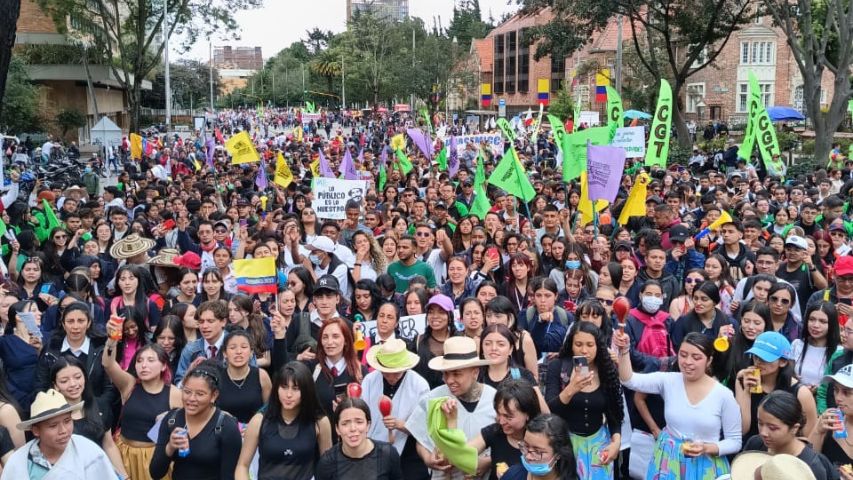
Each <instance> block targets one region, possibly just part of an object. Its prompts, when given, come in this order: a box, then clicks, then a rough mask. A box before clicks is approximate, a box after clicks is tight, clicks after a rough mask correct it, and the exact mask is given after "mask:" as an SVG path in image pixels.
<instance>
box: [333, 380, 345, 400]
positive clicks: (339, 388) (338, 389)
mask: <svg viewBox="0 0 853 480" xmlns="http://www.w3.org/2000/svg"><path fill="white" fill-rule="evenodd" d="M346 395H347V384H346V383H340V384H338V385H335V399H336V400H337V401H338V402H340V401H341V400H343V399H344V397H346Z"/></svg>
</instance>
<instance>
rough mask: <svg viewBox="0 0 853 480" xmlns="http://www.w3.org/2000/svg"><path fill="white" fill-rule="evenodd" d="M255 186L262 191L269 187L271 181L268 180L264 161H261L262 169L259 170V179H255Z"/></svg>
mask: <svg viewBox="0 0 853 480" xmlns="http://www.w3.org/2000/svg"><path fill="white" fill-rule="evenodd" d="M255 185H257V186H258V188H259V189H261V190H266V189H267V187H268V186H269V181H268V180H267V165H266V163H265V162H264V161H263V160H261V163H260V167H259V168H258V178H256V179H255Z"/></svg>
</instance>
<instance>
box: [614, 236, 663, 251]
mask: <svg viewBox="0 0 853 480" xmlns="http://www.w3.org/2000/svg"><path fill="white" fill-rule="evenodd" d="M670 238H671V237H670ZM632 248H633V247H632V245H631V242H629V241H627V240H620V241H618V242H616V246H615V247H614V248H613V250H614V251H619V250H628V251H629V252H630V251H631V249H632Z"/></svg>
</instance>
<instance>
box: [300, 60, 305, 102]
mask: <svg viewBox="0 0 853 480" xmlns="http://www.w3.org/2000/svg"><path fill="white" fill-rule="evenodd" d="M300 66H301V67H302V103H303V104H304V103H305V64H304V63H301V64H300Z"/></svg>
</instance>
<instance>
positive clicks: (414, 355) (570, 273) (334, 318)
mask: <svg viewBox="0 0 853 480" xmlns="http://www.w3.org/2000/svg"><path fill="white" fill-rule="evenodd" d="M208 120H209V121H208V125H207V127H206V128H205V130H204V131H199V132H196V133H195V135H193V136H190V137H186V138H183V137H179V136H169V135H158V134H150V135H148V136H147V137H146V138H145V142H146V147H145V148H144V149H143V151H142V153H141V155H140V154H138V153H136V152H133V151H132V150H134V148H133V146H132V145H131V142H130V141H126V142H125V144H124V145H123V147H122V149H121V150H122V151H121V152H118V156H119V158H126V161H125V162H124V165H123V170H122V172H121V173H120V174H119V175H118V179H117V184H116V185H109V186H106V187H103V188H101V187H98V188H97V189H96V190H97V191H96V192H91V191H89V190H87V189H86V188H84V187H83V186H81V185H73V184H72V185H59V184H50V185H41V184H40V182H39V183H37V184H36V187H35V189H34V190H33V192H32V193H31V195H30V197H29V198H24V197H23V196H22V198H17V197H18V192H19V190H18V188H19V187H18V182H19V179H20V174H21V172H18V171H17V170H15V169H14V168H11V169H9V170H8V171H7V172H6V175H5V178H6V179H7V185H6V186H5V189H6V194H5V195H4V196H3V202H2V210H3V211H2V219H3V221H4V223H5V226H6V228H5V230H6V232H5V233H4V234H3V237H2V247H3V251H2V254H3V265H2V269H3V274H4V278H5V281H4V282H3V283H2V284H0V324H2V331H3V335H2V336H0V361H2V365H3V368H0V464H2V468H3V473H2V477H0V478H2V479H3V480H5V479H22V478H30V479H37V480H40V479H42V478H64V479H77V478H80V479H84V478H86V479H94V478H98V479H101V478H111V476H116V477H118V478H120V479H128V478H129V479H133V480H142V479H151V478H153V479H161V478H174V479H181V480H183V479H193V480H196V479H197V480H208V479H209V480H214V479H238V480H248V479H250V478H252V479H259V480H267V479H281V478H286V479H292V480H308V479H311V478H316V479H318V480H325V479H340V478H359V476H360V478H377V479H388V480H393V479H402V478H406V479H407V480H418V479H426V478H434V479H462V478H465V479H473V478H488V479H493V480H494V479H503V480H516V479H532V480H533V479H535V480H554V479H561V480H568V479H581V480H599V479H629V478H646V479H667V480H687V479H691V480H692V479H702V480H712V479H716V478H720V477H723V476H725V475H730V476H731V478H733V479H734V480H741V479H752V478H765V479H768V480H769V479H788V478H790V479H793V478H797V479H800V478H814V479H817V480H829V479H838V478H843V479H845V480H853V472H851V471H850V470H849V468H848V467H849V464H851V463H853V443H851V441H849V439H848V435H847V432H848V431H849V429H850V428H853V323H850V324H848V319H849V318H850V316H851V315H853V256H851V246H853V242H851V235H853V222H851V221H850V220H849V218H850V217H849V215H850V213H849V212H848V207H849V199H850V198H851V194H852V193H851V192H853V161H851V160H847V159H845V158H844V157H843V155H842V154H840V153H838V155H840V157H833V159H831V161H832V162H833V163H832V164H831V165H832V166H828V167H827V169H821V170H818V171H816V172H812V173H810V174H808V175H802V176H798V177H793V178H791V177H789V178H781V177H773V176H770V175H767V172H766V170H765V169H763V168H761V167H760V160H757V159H755V158H752V159H741V160H742V161H739V162H737V163H736V164H734V165H730V166H729V167H728V168H726V166H725V163H726V162H723V165H722V169H721V170H716V169H712V170H708V171H698V170H695V169H694V170H691V169H688V168H685V167H683V166H680V165H671V166H669V167H668V168H665V169H664V168H660V167H643V165H642V159H629V160H628V163H627V165H626V168H625V173H624V174H623V175H622V179H621V186H620V189H619V192H618V194H617V198H616V201H615V202H613V203H612V205H609V206H607V207H606V208H605V209H603V210H601V211H600V212H598V214H597V215H595V218H594V221H592V222H585V221H584V215H583V214H582V213H581V211H580V208H579V204H580V203H581V187H580V184H579V181H572V182H569V183H565V182H563V180H562V174H561V172H560V169H559V168H554V167H553V165H554V164H557V166H558V167H559V162H553V161H550V162H549V161H542V158H541V157H542V155H543V149H540V148H539V147H538V146H537V145H538V144H537V140H538V139H533V138H531V133H532V132H531V131H530V130H529V129H528V130H525V129H524V126H523V125H520V126H519V129H520V130H519V131H518V132H517V133H518V137H519V139H518V140H517V142H518V144H517V145H516V146H517V147H518V152H519V154H518V155H519V160H520V161H521V162H522V164H523V165H524V168H525V169H526V172H527V174H528V176H529V179H530V181H531V184H532V186H533V188H534V190H535V192H536V195H535V197H534V198H533V199H532V200H531V201H530V202H526V203H525V202H524V201H522V200H521V199H519V198H517V197H516V196H515V195H513V194H512V193H510V192H505V191H500V190H498V189H496V188H495V187H494V186H493V185H491V184H489V183H479V182H478V178H477V173H476V170H477V163H478V160H477V159H478V157H482V158H483V161H482V163H483V166H484V170H485V175H486V178H488V176H489V175H490V174H491V173H492V172H493V171H494V169H495V166H496V164H497V162H498V160H499V158H500V157H501V156H502V155H503V153H504V151H503V150H504V149H503V148H497V149H495V148H493V146H490V145H476V144H474V143H467V144H465V143H462V144H459V145H458V148H459V152H458V158H457V160H458V165H457V167H458V168H456V169H455V171H452V174H451V172H450V171H448V169H447V168H446V167H444V166H442V165H440V164H439V162H437V161H435V160H434V158H429V157H426V156H424V152H423V151H422V149H419V148H418V147H417V146H416V145H415V144H414V142H412V141H409V142H408V144H404V145H402V146H401V147H400V146H398V147H397V148H400V150H399V151H398V152H392V151H391V148H392V146H391V144H392V139H393V138H394V137H396V136H397V135H399V134H405V132H406V128H407V127H408V128H416V129H421V131H422V132H424V133H425V134H426V133H428V132H432V133H433V134H434V135H435V138H436V140H435V142H434V144H432V145H430V147H431V148H434V152H432V153H434V155H431V156H430V157H437V156H438V152H439V151H440V150H441V149H442V148H443V147H445V146H447V145H449V144H450V143H449V141H448V140H447V139H448V138H450V137H451V136H453V135H457V134H461V133H463V132H462V131H461V126H460V125H456V124H452V123H451V124H447V123H444V121H443V120H442V119H440V118H434V119H426V120H431V122H430V123H432V122H434V123H435V127H436V130H435V131H432V130H431V129H432V126H431V125H427V122H425V121H424V120H425V119H417V120H413V119H410V118H406V117H399V116H396V115H395V116H392V117H387V116H383V115H379V114H376V115H373V116H362V117H350V116H347V117H346V123H347V124H348V125H349V126H348V128H346V129H343V127H341V126H340V125H339V124H337V123H335V122H333V118H332V117H331V116H327V115H326V114H323V115H321V116H320V119H319V120H317V121H312V122H310V123H306V124H305V125H304V126H303V124H302V122H301V120H302V119H301V117H300V112H299V111H298V110H294V109H272V108H270V109H266V110H265V111H263V112H261V111H259V110H258V111H256V110H254V109H252V110H243V109H239V110H227V111H222V112H219V113H218V114H217V115H216V116H215V117H212V118H209V119H208ZM466 130H468V131H469V132H470V133H475V132H476V131H477V129H476V128H473V127H470V126H469V127H466ZM241 132H246V133H247V134H248V135H249V137H250V138H251V139H252V141H253V143H254V144H255V147H256V148H257V151H258V152H259V156H260V160H261V161H260V162H250V163H243V164H237V165H234V164H232V161H231V156H230V155H229V152H228V150H227V149H226V148H224V143H225V142H226V141H227V140H228V139H229V138H231V137H232V136H235V135H237V134H238V133H241ZM725 134H726V133H723V135H725ZM540 135H541V137H542V138H544V139H545V142H546V143H548V142H550V140H548V133H547V129H544V128H543V129H542V133H541V134H540ZM397 138H399V137H397ZM733 144H734V143H733V142H732V143H730V145H733ZM550 145H551V146H553V143H550ZM453 146H454V147H456V145H455V142H454V144H453ZM8 147H10V146H9V145H6V146H4V148H3V150H4V151H5V150H6V149H7V148H8ZM508 147H510V145H509V143H508V142H507V143H506V144H505V145H504V148H508ZM11 148H12V150H13V151H14V146H11ZM544 150H547V148H546V149H544ZM555 151H556V150H555ZM546 155H547V153H546ZM834 155H835V154H834ZM320 156H322V157H323V161H324V162H328V167H329V168H331V170H332V171H333V172H334V174H335V175H337V174H338V172H339V171H341V173H343V172H342V170H344V167H342V163H343V162H344V159H345V158H346V157H350V158H353V159H355V158H357V160H355V165H354V167H355V170H356V172H357V175H358V178H360V179H361V180H365V181H367V185H368V188H367V191H365V192H364V195H363V196H362V197H360V198H359V199H357V200H350V201H348V202H347V203H346V205H345V219H342V220H332V219H328V218H322V214H320V212H318V209H317V208H316V207H315V206H316V198H315V191H314V189H312V184H313V182H314V181H315V180H316V178H315V177H316V175H317V174H316V173H315V170H316V162H318V161H319V157H320ZM137 157H141V158H137ZM401 157H402V158H401ZM454 157H455V158H456V156H455V155H454ZM277 159H278V160H277ZM746 160H750V162H747V161H746ZM828 160H830V159H828ZM277 161H285V162H287V165H288V169H289V171H290V172H292V178H289V179H287V181H285V182H284V185H282V184H281V183H277V182H276V181H273V180H272V179H273V178H274V177H275V172H276V168H277ZM407 162H410V163H411V171H406V169H405V168H404V164H405V163H407ZM756 167H758V168H756ZM404 172H405V173H404ZM267 179H269V181H267ZM475 185H476V187H477V189H476V190H475ZM475 191H480V193H475ZM636 192H641V193H642V192H645V193H644V194H643V195H644V211H645V214H644V215H643V214H638V215H634V216H629V217H628V218H627V219H623V222H622V223H618V222H617V219H619V218H620V213H621V212H622V209H623V208H624V206H625V203H626V201H627V199H628V198H629V196H631V194H632V193H636ZM478 195H485V196H486V197H487V200H488V202H489V204H490V205H491V207H490V208H489V209H487V211H485V212H482V211H481V212H480V213H479V214H472V213H471V212H472V211H477V209H476V208H475V204H476V203H477V202H480V201H482V200H483V199H482V198H479V199H478V198H477V196H478ZM261 258H272V259H274V262H275V266H276V275H275V283H276V289H275V290H276V293H253V294H247V293H246V292H245V290H244V289H243V288H242V287H243V286H244V284H245V282H243V281H242V279H241V277H240V276H239V275H238V272H237V270H236V268H235V263H234V262H235V261H238V260H244V259H261ZM404 324H405V325H404ZM412 325H414V327H412ZM740 452H747V453H740ZM792 475H795V476H792ZM60 476H61V477H60Z"/></svg>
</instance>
